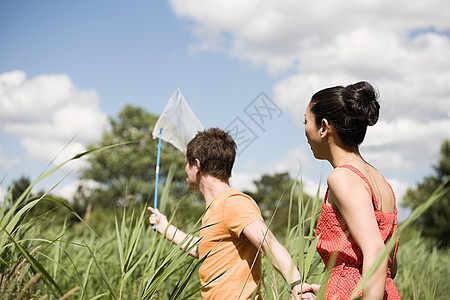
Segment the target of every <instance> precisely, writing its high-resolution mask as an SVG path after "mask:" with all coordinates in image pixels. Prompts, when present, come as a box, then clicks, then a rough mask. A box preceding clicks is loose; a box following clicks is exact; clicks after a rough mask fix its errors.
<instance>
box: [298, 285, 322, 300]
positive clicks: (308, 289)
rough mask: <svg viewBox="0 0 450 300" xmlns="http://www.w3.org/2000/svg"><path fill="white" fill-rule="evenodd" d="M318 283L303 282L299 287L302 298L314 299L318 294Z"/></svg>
mask: <svg viewBox="0 0 450 300" xmlns="http://www.w3.org/2000/svg"><path fill="white" fill-rule="evenodd" d="M319 289H320V285H319V284H303V286H302V289H301V292H300V293H301V294H302V299H316V296H317V295H318V294H319Z"/></svg>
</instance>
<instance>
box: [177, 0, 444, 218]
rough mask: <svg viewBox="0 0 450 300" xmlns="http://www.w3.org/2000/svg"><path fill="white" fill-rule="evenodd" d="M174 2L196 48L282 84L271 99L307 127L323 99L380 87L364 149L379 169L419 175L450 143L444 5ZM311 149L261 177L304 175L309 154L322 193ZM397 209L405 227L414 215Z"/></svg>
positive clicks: (399, 184) (422, 1)
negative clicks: (309, 113)
mask: <svg viewBox="0 0 450 300" xmlns="http://www.w3.org/2000/svg"><path fill="white" fill-rule="evenodd" d="M170 3H171V5H172V7H173V10H174V12H175V13H176V14H177V15H178V16H179V17H182V18H185V19H188V20H190V21H192V22H191V23H189V26H190V28H191V29H192V32H193V33H194V34H195V36H196V37H197V41H196V44H195V45H191V49H194V50H196V51H221V52H224V53H227V54H228V55H230V56H231V57H234V58H237V59H240V60H244V61H249V62H251V63H253V64H254V65H255V66H258V67H259V66H263V67H265V68H266V69H267V70H268V72H269V73H271V74H274V75H277V76H279V77H278V78H279V81H278V82H277V83H276V84H275V86H274V87H273V99H274V100H275V101H276V102H277V103H278V104H279V105H280V106H281V107H282V109H283V110H285V111H289V112H290V114H291V117H292V118H293V119H294V121H295V123H299V122H300V121H302V119H303V115H304V112H305V108H306V105H307V103H308V102H309V100H310V98H311V96H312V95H313V94H314V93H315V92H316V91H318V90H320V89H322V88H325V87H329V86H334V85H346V84H350V83H354V82H357V81H360V80H367V81H369V82H371V83H373V84H374V85H375V86H376V87H377V88H378V89H379V91H380V95H381V97H380V105H381V111H380V120H379V122H378V124H376V125H375V126H374V127H371V128H369V130H368V134H367V137H366V141H365V142H364V143H363V147H362V149H361V150H362V152H363V155H364V157H365V158H366V159H367V160H368V161H370V162H371V163H373V164H374V165H375V166H376V167H378V168H379V169H389V170H393V171H398V172H405V171H408V172H410V171H418V173H419V174H420V170H423V169H426V168H427V167H429V166H430V165H431V164H433V163H435V162H436V161H437V159H438V157H439V149H440V144H441V142H442V140H443V139H445V138H450V131H449V130H448V128H450V101H449V95H450V85H449V84H448V83H449V82H450V71H449V70H450V59H449V55H448V53H449V51H450V23H449V22H448V11H447V10H445V9H443V8H444V7H447V6H448V4H447V1H445V0H437V1H426V0H419V1H408V0H401V1H397V2H395V4H393V3H392V1H387V0H381V1H378V0H364V1H359V0H358V1H356V0H353V1H347V0H345V1H344V0H338V1H325V0H318V1H313V2H311V1H301V0H299V1H291V0H280V1H266V0H252V1H239V0H229V1H207V0H192V1H183V0H171V1H170ZM305 150H307V149H302V148H301V147H299V148H298V149H293V150H291V151H287V152H286V155H285V157H283V158H282V159H280V160H279V161H278V162H275V163H274V164H272V165H271V166H270V167H268V168H267V169H265V170H258V171H259V174H261V173H265V172H266V171H267V170H271V171H273V170H275V171H289V172H291V174H296V173H295V172H298V166H299V163H300V160H299V159H300V155H301V157H302V160H303V161H302V173H303V174H304V176H303V178H304V181H305V182H306V183H307V184H305V187H306V186H308V187H307V190H308V191H310V192H311V191H314V184H313V182H314V181H311V182H309V178H313V177H314V176H317V173H318V172H317V169H322V171H320V172H324V171H323V165H321V166H319V164H318V163H317V162H314V161H313V159H310V158H308V157H309V156H308V155H307V154H306V151H305ZM304 158H306V159H304ZM312 169H316V172H315V173H314V171H313V170H312ZM250 170H251V172H250ZM310 171H311V173H309V172H310ZM244 172H246V171H244ZM292 172H294V173H292ZM256 174H257V170H256V169H255V168H252V169H249V172H248V173H247V174H239V175H240V176H241V178H245V180H244V179H242V182H249V181H250V179H249V178H252V176H255V178H256V177H257V175H256ZM312 174H315V175H312ZM311 176H312V177H311ZM419 176H421V175H419ZM315 181H317V180H315ZM391 183H392V185H393V186H394V189H395V190H396V193H397V197H398V198H399V199H400V201H401V198H402V196H403V194H404V191H405V190H406V188H407V186H408V185H407V184H406V183H405V182H403V181H401V180H399V179H392V180H391ZM315 189H317V187H315ZM399 210H400V214H399V216H400V218H401V219H402V218H403V219H404V217H405V216H406V215H407V214H408V211H407V210H405V209H402V208H399Z"/></svg>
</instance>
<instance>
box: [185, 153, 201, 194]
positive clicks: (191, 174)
mask: <svg viewBox="0 0 450 300" xmlns="http://www.w3.org/2000/svg"><path fill="white" fill-rule="evenodd" d="M185 161H186V168H185V171H186V182H187V184H188V187H189V190H190V191H198V172H199V169H198V167H197V165H195V164H194V165H192V166H191V165H190V164H189V162H188V160H187V158H185Z"/></svg>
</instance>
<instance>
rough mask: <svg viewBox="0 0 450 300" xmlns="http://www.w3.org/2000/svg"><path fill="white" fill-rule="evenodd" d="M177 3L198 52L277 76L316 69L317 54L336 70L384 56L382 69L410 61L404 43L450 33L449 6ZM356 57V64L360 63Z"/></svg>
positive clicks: (175, 7)
mask: <svg viewBox="0 0 450 300" xmlns="http://www.w3.org/2000/svg"><path fill="white" fill-rule="evenodd" d="M171 4H172V7H173V10H174V11H175V13H176V14H177V15H178V16H180V17H183V18H187V19H190V20H193V21H194V23H193V24H191V25H190V26H191V28H192V31H193V33H194V34H195V35H196V36H197V38H198V44H196V45H195V46H194V47H197V48H198V49H201V50H214V51H225V52H227V53H228V54H229V55H231V56H233V57H236V58H239V59H242V60H249V61H251V62H253V63H254V64H256V65H264V66H266V67H267V68H268V70H270V71H271V72H273V73H276V72H282V71H285V70H290V69H292V68H293V67H295V66H303V64H306V65H308V66H311V61H310V60H308V58H311V55H312V57H313V58H314V60H312V64H314V65H316V64H318V65H322V66H325V67H326V68H327V69H329V68H330V65H329V63H330V62H331V63H332V62H333V61H334V58H338V59H337V62H339V61H342V58H345V59H344V60H345V61H348V60H350V61H351V62H352V63H355V64H357V63H358V61H359V59H357V58H358V57H361V58H366V57H367V58H368V59H369V60H368V61H365V62H366V63H369V64H376V63H377V61H379V59H377V60H374V58H373V56H370V54H371V53H372V54H374V53H375V54H378V55H377V56H379V55H380V54H381V55H382V56H384V57H385V58H386V59H384V60H382V61H381V64H380V67H382V66H383V65H384V64H385V63H386V62H389V61H393V59H394V58H395V57H397V58H400V59H401V58H403V57H404V56H403V55H402V54H403V53H402V52H403V51H404V50H406V48H405V47H404V45H402V43H404V42H405V41H407V39H408V37H409V36H411V35H412V34H414V33H419V32H420V31H421V30H422V31H424V30H429V29H430V28H434V29H435V30H437V31H445V30H448V27H449V26H448V21H447V20H448V16H447V15H446V13H445V10H443V9H442V7H446V1H444V0H440V1H433V2H432V3H430V2H429V1H425V0H422V1H414V2H411V1H407V0H403V1H400V2H396V4H395V5H392V2H389V1H343V0H342V1H332V2H330V1H324V0H322V1H321V0H319V1H314V2H311V1H289V0H285V1H283V0H282V1H265V0H253V1H239V0H230V1H220V2H218V1H207V0H196V1H195V0H193V1H183V0H172V1H171ZM367 33H369V34H368V35H367ZM433 36H436V34H434V35H433ZM417 46H419V47H420V46H421V44H420V43H419V44H418V45H417ZM397 47H400V49H401V50H402V51H400V52H399V51H397V50H398V48H397ZM434 49H437V47H434ZM342 50H345V51H344V52H342ZM359 50H363V51H359ZM314 53H318V55H314ZM355 53H356V55H357V57H356V59H355V58H354V57H353V56H352V54H355ZM405 53H406V54H407V53H408V51H406V52H405ZM442 53H445V52H442ZM383 54H384V55H383ZM392 54H394V56H392ZM323 58H325V60H321V59H323ZM339 58H341V59H339ZM416 58H417V57H416ZM330 59H331V60H330ZM400 61H401V60H400ZM393 62H395V63H398V61H393ZM356 66H357V65H356Z"/></svg>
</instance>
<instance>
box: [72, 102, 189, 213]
mask: <svg viewBox="0 0 450 300" xmlns="http://www.w3.org/2000/svg"><path fill="white" fill-rule="evenodd" d="M157 119H158V116H156V115H153V114H151V113H148V112H146V111H145V110H144V109H142V108H140V107H135V106H131V105H127V106H125V107H124V108H123V109H122V110H121V111H120V113H119V116H118V118H117V119H113V118H110V119H109V122H110V128H109V129H108V130H106V131H105V132H104V133H103V137H102V140H101V141H99V142H97V143H93V144H91V145H90V146H89V147H88V149H94V148H99V147H103V146H108V145H112V144H117V143H122V142H130V143H128V144H125V145H122V146H118V147H114V148H111V149H108V150H105V151H101V152H98V153H94V154H92V155H89V156H88V162H89V164H88V165H89V166H88V167H86V168H85V169H84V170H82V175H81V179H83V180H82V182H83V184H80V185H79V187H78V191H77V192H76V195H75V197H74V202H75V206H76V207H78V208H79V209H80V207H85V206H87V205H88V204H90V205H92V207H93V209H96V208H99V207H100V208H113V207H114V206H126V205H127V204H128V203H129V202H130V201H134V200H136V201H138V202H141V203H145V202H150V201H148V200H150V199H153V195H154V187H155V173H156V172H155V166H156V156H157V143H158V140H157V139H153V138H152V131H153V127H154V125H155V123H156V121H157ZM172 164H174V165H175V170H176V171H175V175H174V189H173V190H172V192H173V193H175V194H176V196H177V197H182V196H183V195H185V194H186V192H187V188H186V187H185V184H184V182H185V174H184V165H185V163H184V154H183V153H181V152H180V151H179V150H177V149H176V148H175V147H173V146H172V145H171V144H169V143H164V142H163V145H162V150H161V163H160V165H161V168H160V184H161V185H163V184H164V182H165V180H166V178H167V175H168V171H169V168H170V166H171V165H172ZM87 183H90V184H87ZM92 183H94V184H92Z"/></svg>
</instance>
